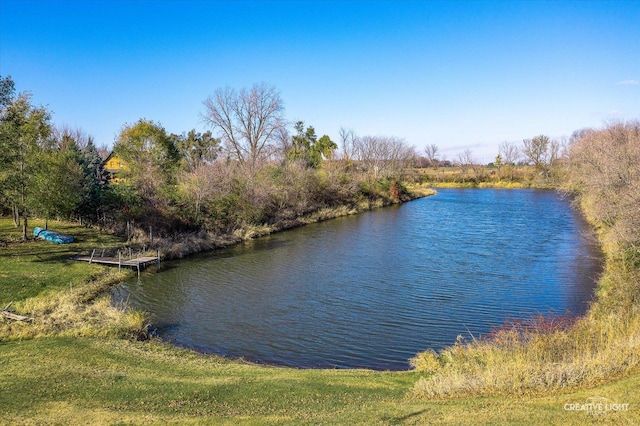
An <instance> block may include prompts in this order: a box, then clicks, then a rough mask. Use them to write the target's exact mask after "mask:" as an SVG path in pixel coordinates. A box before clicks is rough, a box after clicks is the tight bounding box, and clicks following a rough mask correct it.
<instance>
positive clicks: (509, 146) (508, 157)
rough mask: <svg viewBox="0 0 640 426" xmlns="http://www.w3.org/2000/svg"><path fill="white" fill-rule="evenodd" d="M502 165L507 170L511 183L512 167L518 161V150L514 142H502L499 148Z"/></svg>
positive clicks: (519, 154)
mask: <svg viewBox="0 0 640 426" xmlns="http://www.w3.org/2000/svg"><path fill="white" fill-rule="evenodd" d="M499 152H500V154H499V155H500V156H501V157H502V164H504V165H505V166H507V167H508V168H509V178H510V180H512V181H513V173H514V167H515V165H516V164H518V162H519V161H520V156H521V153H520V148H518V145H516V144H515V143H514V142H507V141H505V142H502V143H501V144H500V147H499Z"/></svg>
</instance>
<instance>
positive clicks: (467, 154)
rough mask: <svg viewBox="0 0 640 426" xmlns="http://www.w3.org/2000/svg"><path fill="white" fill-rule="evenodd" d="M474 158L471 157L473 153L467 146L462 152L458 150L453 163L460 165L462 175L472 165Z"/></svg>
mask: <svg viewBox="0 0 640 426" xmlns="http://www.w3.org/2000/svg"><path fill="white" fill-rule="evenodd" d="M474 163H475V160H474V158H473V153H472V152H471V150H470V149H469V148H467V149H465V150H464V151H462V152H459V153H458V155H457V156H456V161H455V164H456V165H457V166H458V167H460V170H461V172H462V175H463V176H464V175H465V174H466V173H467V170H469V168H471V167H472V166H473V164H474Z"/></svg>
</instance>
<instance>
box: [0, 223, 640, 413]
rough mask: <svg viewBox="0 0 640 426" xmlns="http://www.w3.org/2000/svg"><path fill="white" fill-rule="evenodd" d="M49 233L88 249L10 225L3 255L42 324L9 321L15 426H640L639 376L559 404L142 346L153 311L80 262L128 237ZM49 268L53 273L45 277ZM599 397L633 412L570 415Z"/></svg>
mask: <svg viewBox="0 0 640 426" xmlns="http://www.w3.org/2000/svg"><path fill="white" fill-rule="evenodd" d="M51 228H53V229H56V230H60V231H62V232H67V233H70V234H73V235H76V236H78V237H79V242H78V243H75V245H69V246H57V245H53V244H51V243H46V242H39V241H37V242H28V243H18V242H17V241H14V240H13V237H14V236H15V235H17V234H14V232H15V231H14V229H13V228H12V224H11V223H10V222H9V221H7V220H2V219H0V239H3V240H5V241H7V240H10V241H11V242H10V243H9V245H8V247H5V248H0V274H7V272H6V271H13V273H12V274H11V279H10V280H6V281H5V278H4V275H3V278H2V291H3V293H2V294H3V295H4V296H3V297H4V299H3V300H0V302H4V301H7V303H8V301H11V300H14V301H15V303H14V307H15V310H16V312H18V313H23V314H28V315H30V316H33V317H34V321H33V322H31V323H12V322H8V321H4V320H0V383H2V386H0V419H1V420H0V423H3V424H65V425H66V424H71V425H73V424H166V423H169V424H296V425H297V424H349V425H351V424H434V423H435V424H474V425H475V424H480V425H481V424H505V423H508V424H563V425H566V424H568V425H571V424H576V425H578V424H580V425H582V424H584V423H598V424H639V423H640V393H638V392H637V389H638V388H639V387H640V375H638V374H637V373H636V372H635V370H633V369H631V370H629V371H627V372H625V373H624V374H618V376H621V377H622V379H621V380H618V381H615V382H612V383H606V384H603V382H591V383H589V385H588V386H581V387H580V388H578V387H575V388H563V389H560V391H559V392H555V393H554V394H552V395H545V394H544V392H538V393H535V392H532V393H519V394H509V395H507V396H505V395H504V394H500V393H499V392H498V393H496V392H493V393H487V394H485V395H482V394H481V393H480V394H479V393H477V392H476V393H475V394H473V395H468V396H467V397H463V398H447V397H445V398H429V397H425V395H424V394H422V393H421V392H419V386H420V383H422V382H421V378H422V380H426V379H428V378H429V377H435V376H434V374H433V373H425V372H420V371H408V372H374V371H368V370H300V369H292V368H276V367H268V366H259V365H253V364H249V363H246V362H243V361H242V360H229V359H225V358H221V357H217V356H206V355H202V354H198V353H195V352H192V351H189V350H184V349H179V348H175V347H173V346H171V345H169V344H167V343H163V342H159V341H156V340H153V339H152V340H147V341H137V340H136V337H138V336H137V334H136V330H140V329H141V328H143V327H144V321H145V318H144V315H141V314H140V313H136V312H128V311H125V310H122V309H118V308H116V307H113V306H111V304H110V300H109V298H108V295H107V294H105V290H106V289H108V287H109V285H111V284H112V283H113V282H114V281H117V280H118V279H121V276H119V275H118V274H117V273H116V272H115V269H108V268H107V267H102V266H97V265H88V264H83V263H79V262H78V263H75V262H73V261H70V260H68V257H69V256H70V255H71V254H74V253H75V252H76V251H81V252H86V251H88V250H89V249H90V248H92V247H95V246H96V245H100V244H103V245H105V246H109V245H113V246H117V245H118V244H120V243H121V241H119V240H118V239H117V238H114V237H112V236H108V235H100V234H99V233H98V232H96V231H95V230H90V229H85V228H80V227H75V226H73V225H68V224H61V223H56V224H53V225H52V226H51ZM75 265H79V266H82V268H80V269H79V270H76V269H75V268H76V266H75ZM40 268H47V269H45V271H46V272H47V273H51V274H54V275H53V276H52V277H45V275H46V274H42V276H40V278H33V277H32V276H31V274H32V273H33V271H34V270H37V269H40ZM57 269H61V271H57ZM7 275H8V274H7ZM23 280H24V281H23ZM42 282H44V283H45V285H42V284H41V283H42ZM23 283H24V284H23ZM23 287H24V290H23V292H22V293H20V291H19V290H20V289H22V288H23ZM602 291H603V292H611V294H613V295H614V297H615V294H616V293H615V292H617V291H620V290H618V289H617V287H616V286H615V285H614V284H612V285H611V286H607V285H604V286H603V290H602ZM5 304H6V303H5ZM622 306H623V307H624V306H627V305H626V304H624V303H623V304H622ZM594 312H595V311H594ZM603 332H605V330H603ZM613 341H614V340H611V342H613ZM616 350H617V348H616V347H614V346H612V347H611V353H614V352H615V351H616ZM619 356H620V357H624V356H626V355H625V354H622V353H621V355H619ZM496 359H497V358H496ZM417 389H418V391H417ZM463 393H464V392H461V393H459V394H458V395H460V394H463ZM590 398H591V399H593V398H606V400H607V401H609V402H611V403H617V404H630V405H629V406H628V409H627V410H624V411H606V412H604V411H603V412H599V411H598V412H594V411H584V410H583V411H575V410H573V411H570V410H567V409H566V407H567V406H566V405H565V404H573V405H572V406H574V407H579V406H581V405H583V404H585V403H586V402H588V401H590Z"/></svg>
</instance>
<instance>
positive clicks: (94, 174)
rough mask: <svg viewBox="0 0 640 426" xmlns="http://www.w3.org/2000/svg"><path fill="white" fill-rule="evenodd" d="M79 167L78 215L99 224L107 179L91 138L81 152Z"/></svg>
mask: <svg viewBox="0 0 640 426" xmlns="http://www.w3.org/2000/svg"><path fill="white" fill-rule="evenodd" d="M80 165H81V166H82V172H83V173H82V174H83V179H82V186H83V188H82V200H81V202H80V205H79V206H78V215H79V216H80V218H81V219H88V220H90V221H97V222H99V221H100V211H101V209H102V204H103V201H104V191H105V186H106V183H107V179H106V174H105V171H104V163H103V161H102V158H101V157H100V154H99V153H98V149H97V148H96V146H95V144H94V143H93V139H92V138H89V140H88V142H87V146H86V147H84V149H82V150H81V153H80Z"/></svg>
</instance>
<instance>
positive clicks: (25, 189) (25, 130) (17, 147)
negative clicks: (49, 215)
mask: <svg viewBox="0 0 640 426" xmlns="http://www.w3.org/2000/svg"><path fill="white" fill-rule="evenodd" d="M1 81H2V83H1V86H2V88H1V89H0V90H2V92H3V93H2V95H1V96H0V97H1V98H2V111H1V113H0V152H1V153H2V157H1V158H0V164H1V165H2V167H1V168H0V192H2V199H4V200H5V202H6V203H8V204H9V205H10V206H11V207H12V210H13V211H14V212H16V215H17V213H18V212H19V214H20V216H21V217H22V237H23V239H24V240H26V239H27V226H28V218H29V216H30V214H31V208H32V207H34V206H37V204H38V200H37V199H35V198H34V197H35V196H36V192H34V191H33V185H32V184H33V182H34V179H35V178H36V176H37V174H38V172H39V171H40V170H41V169H42V165H43V159H42V158H43V152H45V151H46V149H47V144H49V143H50V138H49V137H50V135H51V125H50V122H49V121H50V118H51V116H50V113H49V111H47V110H46V109H45V108H44V107H35V106H33V105H32V104H31V96H30V95H29V94H25V93H21V94H20V95H18V96H17V97H15V95H14V93H15V92H14V90H13V84H12V81H11V80H10V78H9V77H7V78H5V79H1Z"/></svg>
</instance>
